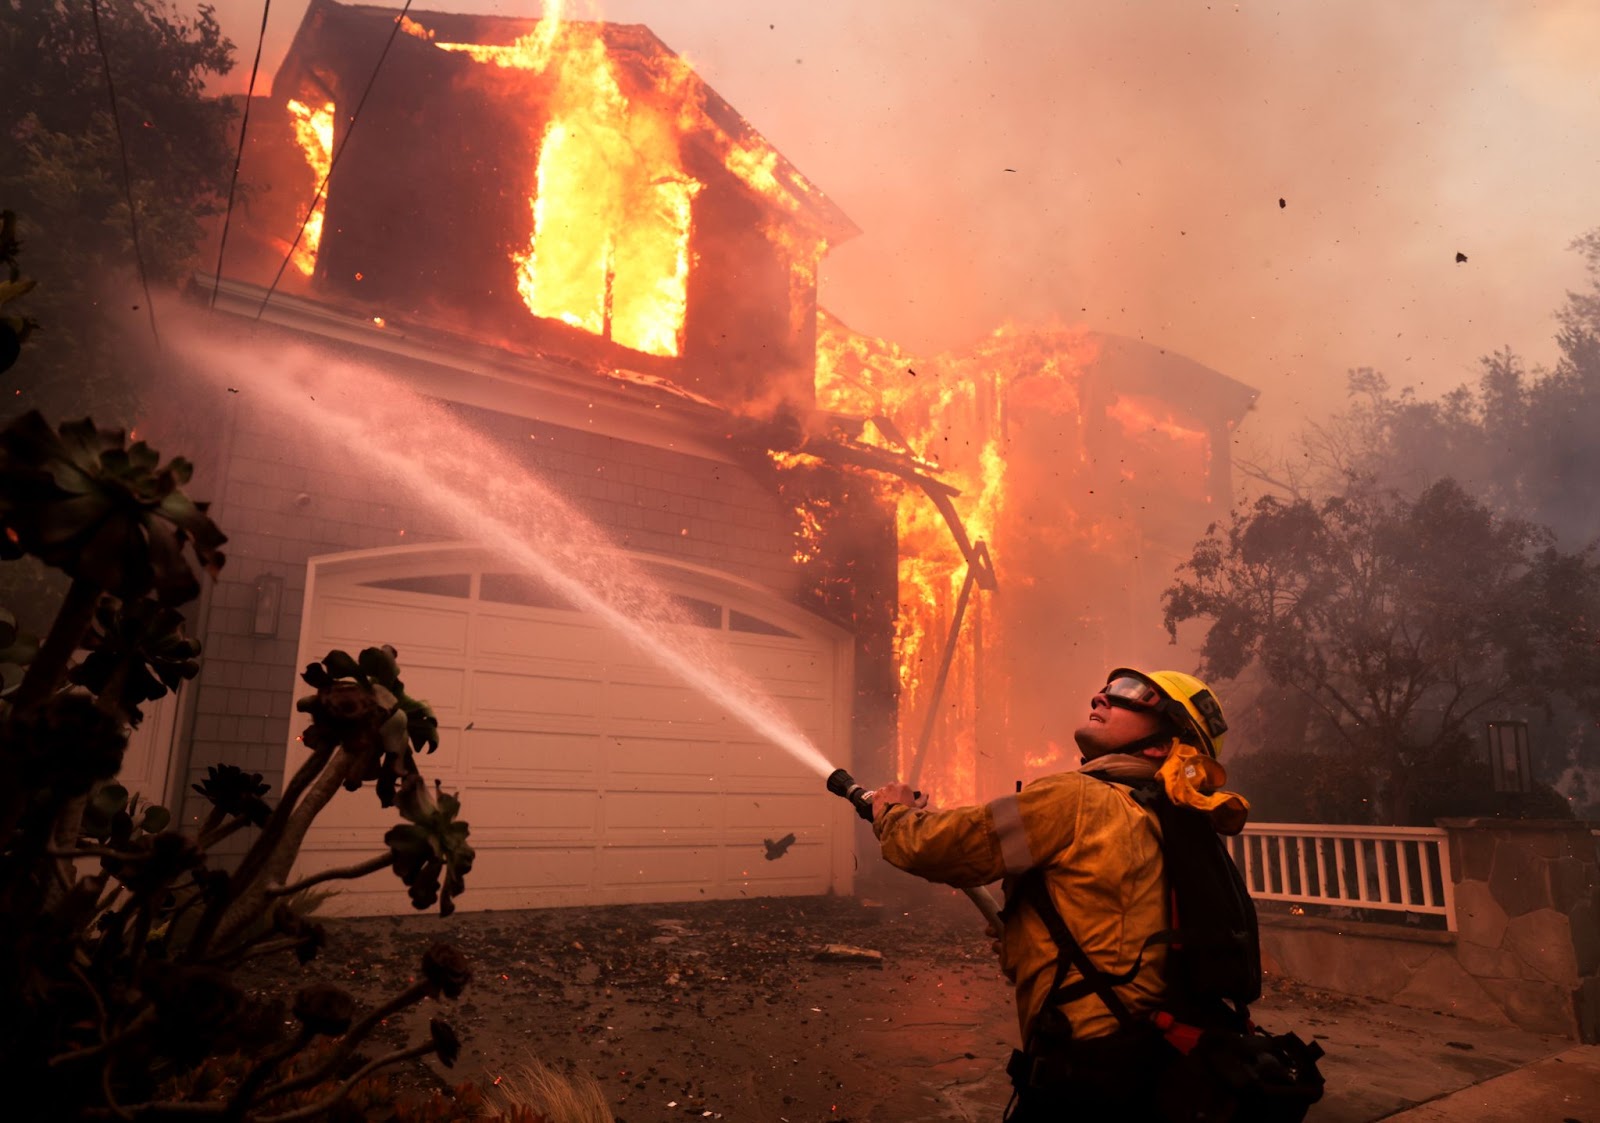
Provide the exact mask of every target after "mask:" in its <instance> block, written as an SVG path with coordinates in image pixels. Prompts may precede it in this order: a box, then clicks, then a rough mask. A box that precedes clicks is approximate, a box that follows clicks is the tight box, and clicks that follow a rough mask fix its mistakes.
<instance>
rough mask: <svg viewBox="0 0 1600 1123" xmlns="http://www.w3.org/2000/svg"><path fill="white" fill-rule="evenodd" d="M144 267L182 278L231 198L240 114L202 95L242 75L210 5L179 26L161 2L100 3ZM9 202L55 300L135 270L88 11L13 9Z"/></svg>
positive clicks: (3, 55)
mask: <svg viewBox="0 0 1600 1123" xmlns="http://www.w3.org/2000/svg"><path fill="white" fill-rule="evenodd" d="M99 17H100V29H101V33H102V36H101V38H102V40H103V42H104V46H105V54H106V56H107V57H108V58H109V59H110V61H111V76H112V79H113V81H114V83H115V86H116V91H117V101H118V106H119V110H120V113H121V123H122V134H123V137H124V139H125V141H126V143H127V162H128V167H129V170H130V173H131V177H132V195H133V201H134V206H135V207H136V208H137V210H138V218H139V225H140V230H141V235H142V241H143V245H142V247H141V248H142V250H143V252H144V258H145V265H146V269H147V271H148V272H149V274H150V276H151V278H152V280H175V279H177V278H178V277H179V276H180V275H181V273H182V271H183V269H184V268H185V266H186V265H187V264H188V262H189V261H191V260H192V258H193V255H194V251H195V249H196V247H197V246H198V245H199V242H200V238H201V230H202V227H201V224H202V222H203V221H204V220H205V219H206V218H207V217H209V216H210V215H214V214H218V213H220V211H221V207H222V204H223V203H224V202H225V200H226V195H227V188H228V175H229V171H230V169H231V167H232V156H233V153H232V150H231V148H230V145H229V140H228V129H229V122H230V121H231V119H232V117H233V116H234V113H235V109H234V107H233V106H232V105H231V104H230V103H229V102H228V101H226V100H222V99H216V98H208V97H206V96H205V84H206V82H207V80H208V79H209V78H210V77H211V76H213V75H222V74H226V73H228V71H229V70H231V69H232V68H233V58H232V52H233V44H232V43H231V42H229V41H228V40H227V39H226V38H224V37H223V35H222V31H221V28H220V26H219V25H218V23H217V19H216V14H215V12H214V10H213V9H212V8H211V7H210V6H209V5H201V6H200V7H199V9H198V10H197V11H196V12H195V14H194V15H192V16H183V15H178V14H177V13H176V12H175V10H174V9H172V8H171V7H169V6H168V5H167V4H165V3H162V2H160V0H100V3H99ZM0 73H4V74H5V75H6V97H5V98H4V99H0V135H3V136H5V137H6V138H7V142H8V155H7V159H6V160H4V161H0V198H4V199H6V200H7V201H8V202H9V203H10V204H11V205H12V206H14V207H16V208H17V209H18V210H19V211H20V212H21V213H22V214H23V215H24V216H25V217H26V218H27V220H28V221H29V222H30V223H31V224H32V230H31V231H30V237H31V238H32V239H33V240H34V241H36V242H38V243H40V244H43V245H48V246H49V247H50V257H49V260H48V264H47V270H48V271H47V272H46V273H45V274H43V276H44V278H45V280H46V281H47V288H48V289H49V290H51V292H52V295H53V297H54V298H55V299H59V300H62V301H67V300H73V299H75V290H76V289H77V287H78V286H81V285H85V284H88V283H91V282H92V281H93V280H94V279H95V277H96V276H97V274H99V273H100V272H101V271H103V270H105V269H107V268H110V267H115V266H118V265H127V264H131V263H132V260H133V258H132V250H133V246H132V242H131V237H130V233H129V224H128V205H127V200H126V198H125V196H124V192H123V181H122V151H121V149H120V148H119V146H118V144H117V129H116V125H115V122H114V121H113V120H112V117H111V104H110V101H109V99H108V97H107V94H106V76H105V70H104V66H103V63H102V59H101V52H100V43H98V42H97V41H96V38H95V34H94V23H93V21H92V19H91V12H90V10H89V5H88V4H87V3H82V2H74V0H11V2H10V3H8V4H7V5H6V18H5V22H4V25H3V28H0Z"/></svg>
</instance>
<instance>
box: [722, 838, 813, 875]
mask: <svg viewBox="0 0 1600 1123" xmlns="http://www.w3.org/2000/svg"><path fill="white" fill-rule="evenodd" d="M828 861H829V854H828V847H827V846H825V845H824V844H822V843H821V842H819V841H809V842H808V841H806V840H804V839H801V840H799V841H796V842H794V843H793V844H791V845H790V847H789V849H787V850H785V851H784V852H783V857H781V858H774V859H772V860H771V861H768V860H767V858H766V849H765V847H763V846H762V845H761V840H760V839H756V840H754V845H752V846H743V847H741V846H735V845H729V846H727V847H725V848H724V849H723V854H722V879H723V880H724V881H726V882H728V883H730V884H735V883H737V884H740V885H762V884H765V883H768V882H773V881H813V880H815V879H816V878H818V877H825V876H827V873H828Z"/></svg>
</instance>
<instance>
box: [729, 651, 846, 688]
mask: <svg viewBox="0 0 1600 1123" xmlns="http://www.w3.org/2000/svg"><path fill="white" fill-rule="evenodd" d="M735 650H736V651H737V652H738V659H739V666H741V667H743V668H744V669H745V671H746V673H747V674H749V675H750V677H751V678H755V679H759V680H760V681H762V682H766V683H772V684H774V685H778V684H797V685H806V686H810V685H813V684H817V685H822V684H826V683H828V682H829V681H830V680H831V679H832V677H833V660H832V658H830V657H829V656H828V653H826V652H819V651H817V650H816V649H815V648H806V647H801V646H800V645H798V644H796V645H793V646H789V645H786V646H785V647H783V648H774V647H769V646H766V645H764V644H763V645H758V644H754V643H750V642H748V641H746V642H742V643H737V644H736V645H735Z"/></svg>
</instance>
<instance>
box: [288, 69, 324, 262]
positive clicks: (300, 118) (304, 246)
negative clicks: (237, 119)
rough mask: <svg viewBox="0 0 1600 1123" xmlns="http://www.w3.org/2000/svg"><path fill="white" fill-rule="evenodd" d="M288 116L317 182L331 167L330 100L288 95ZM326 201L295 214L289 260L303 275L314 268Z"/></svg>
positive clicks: (319, 184)
mask: <svg viewBox="0 0 1600 1123" xmlns="http://www.w3.org/2000/svg"><path fill="white" fill-rule="evenodd" d="M289 120H290V122H291V123H292V124H293V125H294V139H295V143H296V144H298V145H299V146H300V151H301V152H302V153H303V154H304V155H305V158H306V163H307V164H309V165H310V166H311V173H312V175H314V176H315V177H316V183H317V186H318V187H319V188H320V187H321V186H322V182H323V181H324V180H325V179H327V178H328V172H329V170H330V169H331V168H332V167H333V102H331V101H328V102H324V103H323V104H322V105H321V106H319V107H316V108H313V107H312V106H310V105H308V104H306V103H305V102H303V101H300V100H298V99H296V98H290V99H289ZM325 206H326V201H325V200H324V199H322V198H318V199H317V205H316V206H315V207H312V208H311V210H310V213H309V214H308V213H307V212H306V210H305V209H304V208H302V209H301V211H300V213H299V214H298V215H297V216H296V217H297V218H299V219H300V220H301V222H302V223H303V224H304V227H305V229H304V232H303V233H302V234H301V235H300V242H299V244H298V245H296V246H295V248H294V254H293V256H292V257H291V258H290V263H291V264H292V265H293V266H294V267H295V269H296V270H297V271H298V272H299V273H300V274H301V275H302V276H305V277H309V276H311V275H312V274H313V273H315V272H316V271H317V249H318V247H319V246H321V245H322V216H323V212H324V209H325Z"/></svg>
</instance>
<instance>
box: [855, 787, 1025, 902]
mask: <svg viewBox="0 0 1600 1123" xmlns="http://www.w3.org/2000/svg"><path fill="white" fill-rule="evenodd" d="M828 790H829V791H830V792H832V793H833V794H834V795H836V796H838V797H839V798H840V799H846V800H849V801H850V806H852V807H854V808H855V809H856V814H857V815H859V816H861V817H862V818H863V819H865V820H866V821H867V822H869V823H870V822H872V796H873V793H872V792H869V791H867V789H865V788H863V787H862V786H861V785H860V784H858V783H856V778H855V777H854V776H852V775H850V773H848V772H846V771H845V770H844V769H843V768H835V769H834V770H833V771H832V772H830V773H828ZM912 795H913V796H915V797H917V798H919V799H920V798H921V796H922V793H921V792H913V793H912ZM961 891H962V892H963V893H965V894H966V895H967V899H968V900H970V901H971V902H972V903H973V904H974V905H976V906H977V907H978V911H979V912H981V913H983V918H984V919H985V920H987V921H988V922H989V923H990V924H991V925H993V927H994V930H995V931H996V932H999V931H1001V930H1002V929H1003V928H1004V927H1005V924H1004V922H1003V921H1001V919H1000V903H999V902H998V901H996V900H995V899H994V896H993V894H991V893H990V892H989V891H988V890H987V889H985V888H984V887H983V886H981V885H980V886H977V887H976V888H973V889H963V890H961Z"/></svg>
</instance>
